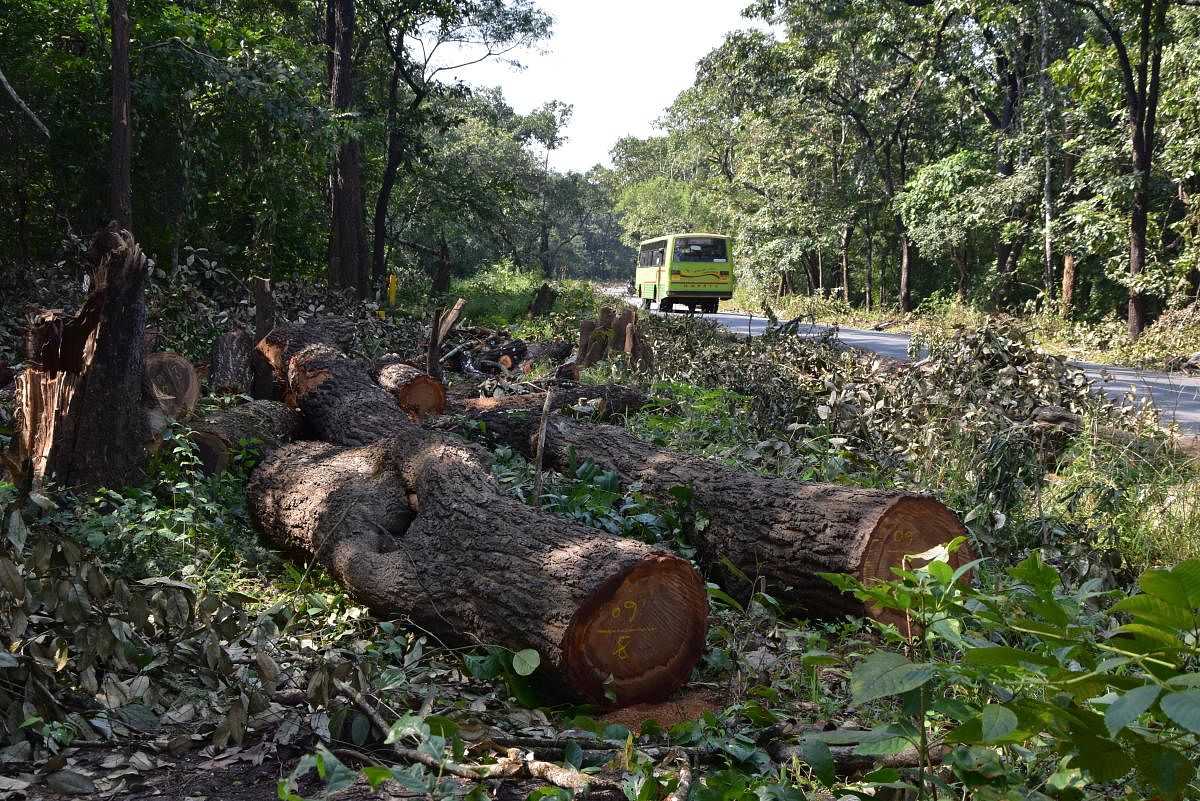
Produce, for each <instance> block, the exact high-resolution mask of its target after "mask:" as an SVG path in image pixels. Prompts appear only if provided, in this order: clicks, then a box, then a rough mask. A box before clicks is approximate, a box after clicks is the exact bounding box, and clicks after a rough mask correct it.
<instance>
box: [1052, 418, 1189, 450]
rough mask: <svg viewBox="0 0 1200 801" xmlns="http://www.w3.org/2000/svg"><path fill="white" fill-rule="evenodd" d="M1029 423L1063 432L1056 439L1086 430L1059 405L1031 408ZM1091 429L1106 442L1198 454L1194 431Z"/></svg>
mask: <svg viewBox="0 0 1200 801" xmlns="http://www.w3.org/2000/svg"><path fill="white" fill-rule="evenodd" d="M1030 423H1031V424H1032V425H1033V427H1034V428H1035V429H1036V430H1038V431H1040V432H1041V433H1043V434H1046V435H1056V434H1057V435H1065V437H1061V438H1060V439H1065V438H1067V437H1072V436H1075V435H1077V434H1080V433H1082V432H1083V431H1084V430H1086V429H1087V426H1086V424H1085V422H1084V419H1083V415H1080V414H1076V413H1075V412H1072V411H1070V410H1068V409H1064V408H1062V407H1060V406H1043V407H1041V408H1039V409H1035V410H1034V412H1033V415H1032V416H1031V417H1030ZM1094 431H1095V434H1096V436H1098V437H1100V438H1102V439H1105V440H1107V441H1109V442H1112V443H1115V444H1118V445H1130V446H1135V447H1138V448H1141V449H1143V451H1148V452H1151V453H1153V452H1157V451H1161V450H1162V449H1163V448H1172V449H1174V450H1175V451H1177V452H1178V453H1181V454H1183V455H1185V456H1193V457H1196V456H1200V437H1198V436H1196V435H1195V434H1176V433H1173V432H1171V431H1164V430H1161V429H1151V431H1149V432H1146V433H1141V432H1137V431H1130V430H1126V429H1121V428H1117V427H1115V426H1096V428H1095V429H1094ZM1064 447H1065V444H1064Z"/></svg>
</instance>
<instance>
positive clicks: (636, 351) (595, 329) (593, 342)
mask: <svg viewBox="0 0 1200 801" xmlns="http://www.w3.org/2000/svg"><path fill="white" fill-rule="evenodd" d="M617 354H624V355H625V357H626V358H628V359H629V362H630V364H633V365H635V366H637V367H639V368H641V369H643V370H645V369H649V368H650V366H651V364H652V362H653V358H654V356H653V353H652V352H651V350H650V346H649V344H648V343H647V342H646V341H645V339H644V338H643V337H642V335H641V334H640V333H639V332H638V327H637V314H636V312H634V310H633V309H629V308H626V309H623V310H622V311H621V312H620V313H619V314H618V313H617V312H616V311H614V310H613V309H610V308H608V307H607V306H606V307H604V308H602V309H600V311H599V313H598V314H597V316H596V322H591V321H590V320H589V321H585V322H584V323H582V324H581V325H580V327H579V347H578V348H577V350H576V353H575V372H576V375H578V372H579V371H580V370H586V369H587V368H589V367H591V366H592V365H593V364H595V363H597V362H600V361H604V360H605V359H611V358H612V357H613V356H616V355H617Z"/></svg>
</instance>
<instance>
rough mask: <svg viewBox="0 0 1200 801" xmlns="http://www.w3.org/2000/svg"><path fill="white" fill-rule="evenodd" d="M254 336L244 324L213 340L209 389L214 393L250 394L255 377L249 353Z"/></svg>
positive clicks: (251, 350) (252, 346)
mask: <svg viewBox="0 0 1200 801" xmlns="http://www.w3.org/2000/svg"><path fill="white" fill-rule="evenodd" d="M253 349H254V340H253V338H252V337H251V336H250V332H248V331H247V330H246V329H244V328H238V329H236V330H234V331H230V332H229V333H226V334H221V336H219V337H217V338H216V340H215V341H214V342H213V348H212V359H211V362H210V368H209V373H208V391H209V392H210V393H211V394H213V395H247V394H249V393H250V387H251V384H252V383H253V380H254V374H253V370H252V368H251V366H250V354H251V353H252V352H253Z"/></svg>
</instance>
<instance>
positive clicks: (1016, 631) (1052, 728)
mask: <svg viewBox="0 0 1200 801" xmlns="http://www.w3.org/2000/svg"><path fill="white" fill-rule="evenodd" d="M955 545H956V544H955V543H951V545H950V547H949V549H948V550H947V549H941V551H940V552H939V553H930V554H928V555H926V556H927V557H928V558H931V559H932V561H930V562H928V563H927V564H926V565H924V566H921V567H913V568H906V569H894V572H895V574H896V576H895V578H893V579H892V580H890V581H885V582H882V583H878V584H874V585H872V586H864V585H862V584H860V583H858V582H857V581H855V580H853V579H850V578H847V577H844V576H828V578H829V579H830V580H831V581H833V582H834V583H835V584H836V585H837V586H839V587H841V588H842V589H844V590H847V591H850V592H853V593H854V594H855V596H856V597H858V598H859V599H861V600H863V601H865V602H868V603H870V604H873V605H875V606H877V607H880V608H884V609H890V610H894V611H895V613H897V614H900V615H903V616H904V618H905V619H906V620H907V621H908V625H907V628H906V631H907V632H908V634H907V635H902V634H901V633H900V632H899V631H898V630H896V629H895V628H892V627H886V628H885V631H884V633H885V635H887V636H889V637H890V638H891V639H893V640H898V641H903V643H904V644H905V646H906V650H908V651H909V652H910V653H915V654H917V655H919V658H920V659H921V661H919V662H916V661H912V660H910V659H909V658H908V657H906V656H904V655H902V654H899V653H895V652H891V651H877V652H874V653H871V654H869V655H868V656H867V657H866V658H865V659H862V660H861V661H859V662H858V663H857V664H856V665H855V667H854V669H853V672H852V675H851V685H850V688H851V693H852V696H853V702H854V703H855V704H856V705H859V706H863V705H869V704H871V703H872V702H875V701H877V700H879V699H883V698H891V697H899V700H900V702H901V705H902V707H903V719H902V721H901V722H899V723H891V724H888V725H885V726H880V727H877V728H876V729H874V733H875V735H876V737H878V738H894V739H896V740H897V746H898V747H899V748H904V747H914V748H916V749H917V751H918V754H919V755H920V758H921V767H920V769H918V770H917V771H916V772H915V776H913V775H910V776H909V777H908V778H907V779H906V781H907V782H908V783H909V786H912V787H913V788H914V789H916V790H917V791H918V792H919V794H920V795H921V797H925V798H943V797H946V798H956V797H960V793H961V791H962V789H963V788H964V787H970V788H973V792H974V793H975V795H974V796H973V797H979V798H1010V797H1017V796H1014V795H1012V793H1017V792H1021V791H1025V792H1028V791H1030V790H1032V789H1033V788H1036V790H1037V795H1035V796H1032V797H1036V798H1082V797H1088V796H1085V795H1083V791H1084V789H1085V788H1086V787H1088V786H1092V785H1111V784H1114V783H1118V782H1121V783H1124V784H1125V785H1126V786H1127V787H1129V788H1130V789H1131V790H1132V791H1134V792H1136V793H1139V794H1144V795H1141V797H1149V796H1150V795H1156V796H1158V797H1161V798H1172V799H1178V798H1185V797H1188V798H1194V797H1198V794H1200V786H1197V785H1196V784H1194V781H1193V780H1194V778H1195V769H1196V766H1195V763H1194V759H1193V755H1194V753H1195V749H1196V748H1197V744H1198V742H1200V741H1198V740H1197V735H1200V693H1197V691H1196V690H1195V689H1193V688H1194V687H1195V686H1196V685H1197V683H1198V682H1200V672H1198V671H1200V645H1198V641H1197V638H1196V634H1197V633H1198V632H1200V561H1195V560H1192V561H1185V562H1181V563H1179V564H1178V565H1176V566H1175V567H1173V568H1169V569H1165V568H1163V569H1157V568H1156V569H1151V570H1148V571H1146V572H1145V573H1143V574H1142V577H1141V579H1140V580H1139V582H1138V585H1139V589H1140V592H1137V593H1135V594H1132V595H1130V596H1128V597H1125V598H1122V599H1121V600H1118V601H1117V602H1116V603H1105V601H1106V600H1107V599H1106V598H1105V596H1103V595H1102V594H1100V593H1098V592H1097V588H1098V583H1097V582H1088V583H1085V584H1083V585H1082V586H1080V587H1079V588H1078V589H1074V590H1071V589H1067V588H1064V586H1063V583H1062V581H1061V577H1060V575H1059V573H1058V572H1057V571H1056V570H1055V569H1054V568H1052V567H1050V566H1049V565H1047V564H1046V563H1045V562H1043V561H1042V560H1041V558H1040V556H1039V554H1037V553H1034V554H1032V555H1031V556H1029V557H1028V558H1027V559H1025V560H1024V561H1022V562H1021V563H1019V564H1017V565H1016V566H1014V567H1011V568H1008V569H1007V570H1005V578H1004V580H1003V581H1002V582H999V583H998V584H997V586H995V587H993V588H992V589H990V590H984V589H978V590H977V589H972V588H971V587H969V586H968V585H966V584H964V583H962V582H960V579H961V578H962V577H963V576H964V575H965V574H966V573H967V571H969V570H970V569H972V568H973V567H975V565H974V564H970V565H964V566H963V567H961V568H959V569H958V570H954V569H952V568H951V567H950V566H949V565H948V563H947V561H946V557H947V553H948V552H952V551H953V550H954V548H955ZM1105 607H1106V608H1105ZM1101 608H1104V611H1101ZM1114 618H1116V619H1117V620H1119V619H1124V620H1126V621H1128V622H1125V623H1119V624H1116V625H1114V624H1113V623H1110V621H1114V623H1116V620H1114ZM812 739H815V740H818V741H820V740H821V739H822V735H820V734H817V735H812ZM883 741H884V740H882V739H881V740H877V742H883ZM859 753H871V754H881V753H887V752H886V751H881V750H879V749H878V748H876V747H875V746H874V745H872V746H871V747H869V748H864V747H863V746H859ZM935 769H940V770H938V773H941V775H940V776H939V775H938V774H937V773H934V772H932V771H934V770H935ZM943 770H944V771H946V772H948V773H949V775H950V776H951V777H952V778H950V779H947V778H945V773H944V772H942V771H943ZM1045 776H1049V777H1050V778H1049V780H1048V781H1047V780H1044V779H1043V778H1042V777H1045ZM864 784H865V785H866V786H871V785H872V784H875V782H872V781H870V780H869V777H867V780H866V781H865V782H864ZM1021 797H1031V796H1028V795H1025V796H1021Z"/></svg>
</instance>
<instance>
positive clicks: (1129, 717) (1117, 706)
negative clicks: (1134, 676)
mask: <svg viewBox="0 0 1200 801" xmlns="http://www.w3.org/2000/svg"><path fill="white" fill-rule="evenodd" d="M1158 693H1159V690H1158V687H1156V686H1154V685H1153V684H1147V685H1145V686H1143V687H1138V688H1137V689H1136V690H1130V691H1129V692H1127V693H1125V694H1124V695H1122V696H1121V697H1120V698H1118V699H1117V700H1115V701H1113V702H1112V703H1111V704H1109V705H1108V709H1107V710H1105V712H1104V725H1105V726H1106V727H1107V728H1108V733H1109V734H1110V735H1112V736H1113V737H1116V736H1117V732H1119V731H1120V730H1121V729H1123V728H1125V727H1126V726H1128V725H1129V724H1130V723H1133V722H1134V721H1135V720H1137V719H1138V718H1139V717H1141V715H1142V713H1143V712H1145V711H1146V710H1147V709H1149V708H1150V707H1151V705H1152V704H1153V703H1154V699H1156V698H1158Z"/></svg>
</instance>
